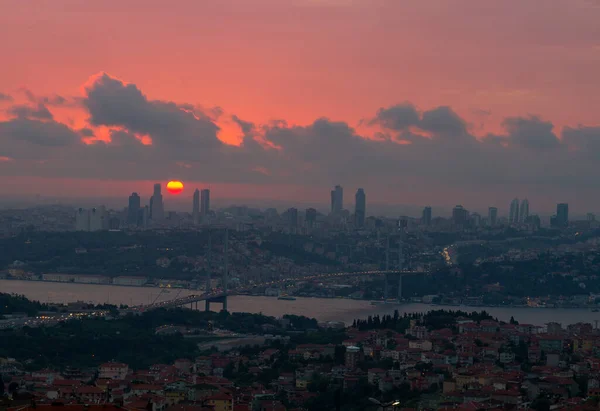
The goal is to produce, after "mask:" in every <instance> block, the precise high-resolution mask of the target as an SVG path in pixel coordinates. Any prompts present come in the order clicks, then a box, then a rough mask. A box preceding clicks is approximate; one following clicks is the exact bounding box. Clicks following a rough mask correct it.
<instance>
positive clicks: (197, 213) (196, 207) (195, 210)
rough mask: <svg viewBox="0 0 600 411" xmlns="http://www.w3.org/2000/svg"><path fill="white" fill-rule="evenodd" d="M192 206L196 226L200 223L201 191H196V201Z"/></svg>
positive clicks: (194, 200)
mask: <svg viewBox="0 0 600 411" xmlns="http://www.w3.org/2000/svg"><path fill="white" fill-rule="evenodd" d="M192 202H193V205H192V220H193V221H194V224H198V223H199V222H200V190H198V189H196V190H195V191H194V199H193V201H192Z"/></svg>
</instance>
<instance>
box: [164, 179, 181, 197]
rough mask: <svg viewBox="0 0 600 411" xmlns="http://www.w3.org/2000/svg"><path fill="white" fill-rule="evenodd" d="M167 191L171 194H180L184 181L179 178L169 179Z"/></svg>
mask: <svg viewBox="0 0 600 411" xmlns="http://www.w3.org/2000/svg"><path fill="white" fill-rule="evenodd" d="M167 191H168V192H169V193H171V194H180V193H181V192H182V191H183V183H182V182H181V181H177V180H172V181H169V182H168V183H167Z"/></svg>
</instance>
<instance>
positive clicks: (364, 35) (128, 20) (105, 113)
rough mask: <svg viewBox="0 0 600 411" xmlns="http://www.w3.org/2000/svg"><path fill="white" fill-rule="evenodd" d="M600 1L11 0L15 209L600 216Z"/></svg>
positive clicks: (9, 144)
mask: <svg viewBox="0 0 600 411" xmlns="http://www.w3.org/2000/svg"><path fill="white" fill-rule="evenodd" d="M598 21H600V1H597V0H489V1H481V0H404V1H397V0H215V1H209V0H177V1H172V2H165V1H162V0H128V1H116V0H3V1H1V2H0V38H2V39H5V40H4V41H3V42H2V44H1V45H0V56H1V61H2V64H0V177H1V178H0V196H10V195H24V194H41V195H57V196H64V197H69V196H73V195H74V194H77V195H78V196H108V195H114V196H126V195H128V194H129V193H130V192H132V191H138V192H140V194H142V196H143V201H144V196H146V197H147V196H148V195H149V194H150V192H151V186H152V183H153V182H154V181H160V182H166V181H168V180H170V179H178V180H182V181H184V183H185V184H186V193H185V194H184V195H186V196H187V195H189V196H191V192H192V191H193V188H195V187H200V188H202V187H209V188H211V189H212V191H213V196H217V197H219V198H255V199H256V198H260V199H265V198H272V199H276V200H283V199H285V200H293V201H310V202H314V201H320V202H322V203H327V202H328V201H329V190H330V189H331V187H332V186H334V185H336V184H341V185H342V186H344V188H345V192H346V194H345V205H346V207H348V208H352V203H353V196H354V191H355V190H356V189H357V188H358V187H363V188H364V189H365V191H366V193H367V201H368V202H376V203H389V204H392V203H402V204H415V205H419V204H422V205H426V204H429V205H442V204H443V205H450V204H459V203H460V204H463V205H464V206H465V207H467V208H473V209H476V208H483V207H487V206H488V205H494V206H498V207H500V208H501V209H504V208H506V209H508V205H509V203H510V200H511V199H512V198H514V197H519V198H525V197H527V198H529V200H530V203H531V208H532V211H535V210H543V211H548V210H551V209H552V208H553V207H554V204H556V203H558V202H569V203H570V204H571V205H572V208H575V209H578V210H580V211H581V212H584V211H587V210H589V211H593V210H600V207H598V206H597V205H598V204H599V203H600V190H599V189H598V188H600V184H599V181H600V167H598V166H597V164H598V161H597V160H598V159H600V119H599V114H600V113H599V108H600V81H599V80H598V73H600V25H599V24H598Z"/></svg>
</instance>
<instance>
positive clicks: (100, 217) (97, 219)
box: [90, 206, 108, 231]
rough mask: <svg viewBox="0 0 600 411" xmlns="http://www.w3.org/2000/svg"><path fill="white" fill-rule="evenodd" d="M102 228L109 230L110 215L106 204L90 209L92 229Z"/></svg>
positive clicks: (99, 229)
mask: <svg viewBox="0 0 600 411" xmlns="http://www.w3.org/2000/svg"><path fill="white" fill-rule="evenodd" d="M101 230H108V215H107V213H106V208H105V207H104V206H100V207H97V208H92V209H91V210H90V231H101Z"/></svg>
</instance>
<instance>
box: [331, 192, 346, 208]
mask: <svg viewBox="0 0 600 411" xmlns="http://www.w3.org/2000/svg"><path fill="white" fill-rule="evenodd" d="M343 209H344V189H343V188H342V186H339V185H337V186H335V188H334V189H333V190H331V214H339V213H341V212H342V210H343Z"/></svg>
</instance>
